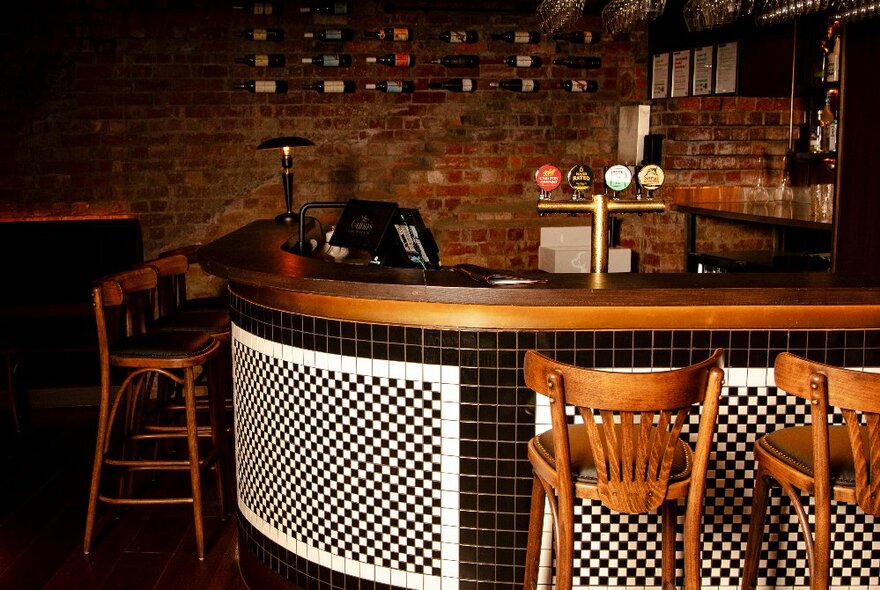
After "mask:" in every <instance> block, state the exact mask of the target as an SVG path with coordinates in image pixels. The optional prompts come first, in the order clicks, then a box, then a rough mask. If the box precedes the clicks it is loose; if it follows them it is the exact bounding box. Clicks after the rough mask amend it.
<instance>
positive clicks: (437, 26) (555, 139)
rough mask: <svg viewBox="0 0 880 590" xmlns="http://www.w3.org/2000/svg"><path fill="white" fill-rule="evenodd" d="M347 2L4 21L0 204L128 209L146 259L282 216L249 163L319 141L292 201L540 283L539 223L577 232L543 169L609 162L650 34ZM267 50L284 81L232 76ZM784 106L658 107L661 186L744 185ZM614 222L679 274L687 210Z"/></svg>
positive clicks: (138, 7) (449, 257) (44, 15)
mask: <svg viewBox="0 0 880 590" xmlns="http://www.w3.org/2000/svg"><path fill="white" fill-rule="evenodd" d="M354 5H355V13H354V14H353V15H351V16H347V17H326V16H310V15H301V14H299V12H298V6H300V4H298V3H297V4H289V5H288V8H287V10H286V11H285V13H283V14H282V15H280V16H272V17H265V16H255V15H250V14H246V13H242V12H241V11H233V10H231V9H230V8H229V6H228V5H226V4H225V3H224V4H223V5H220V6H218V5H216V4H215V3H210V2H207V1H206V0H204V1H199V0H191V1H189V2H187V1H186V0H179V1H162V0H153V1H152V2H151V1H149V0H140V1H136V2H120V3H116V2H103V1H101V0H86V1H85V2H81V3H79V4H78V5H77V6H76V7H68V8H65V6H64V5H59V3H50V2H48V0H43V1H42V2H41V1H40V0H38V1H36V2H30V3H26V5H23V6H20V5H16V7H15V8H14V9H11V10H12V14H11V15H10V16H9V17H8V18H5V19H4V20H5V21H6V22H4V24H3V28H4V37H5V38H6V40H7V42H6V43H5V44H4V46H3V49H2V51H3V55H2V58H3V59H2V60H0V76H2V78H0V80H2V88H3V90H2V91H0V113H2V114H0V118H2V123H3V129H2V131H0V137H2V140H3V141H2V146H0V150H2V151H0V155H2V158H0V167H2V168H0V171H2V175H3V178H4V182H3V184H2V186H0V201H3V205H4V208H5V209H16V208H18V209H28V208H33V207H38V208H58V207H59V206H61V204H64V203H70V204H72V203H80V202H85V203H88V204H89V206H92V207H97V208H107V209H112V210H124V211H131V212H134V213H137V214H138V216H139V217H140V219H141V221H142V224H143V226H144V238H145V251H146V254H147V255H148V256H152V255H155V254H157V253H158V252H160V251H162V250H164V249H168V248H171V247H175V246H178V245H181V244H184V243H190V242H195V241H208V240H211V239H213V238H216V237H218V236H220V235H223V234H225V233H227V232H229V231H231V230H233V229H235V228H237V227H240V226H241V225H243V224H245V223H247V222H249V221H252V220H254V219H258V218H267V217H271V216H274V215H275V214H276V213H279V212H280V211H281V210H282V208H283V203H282V202H283V198H282V192H281V186H280V182H279V180H278V171H279V166H280V160H279V157H278V154H276V153H274V152H273V153H268V152H258V151H256V150H255V147H256V146H257V145H258V144H259V143H260V142H261V141H263V140H265V139H267V138H270V137H273V136H278V135H301V136H304V137H307V138H309V139H311V140H312V141H314V143H315V144H316V145H315V146H314V147H309V148H302V149H300V150H297V152H296V154H295V174H296V176H295V187H294V190H295V195H296V204H297V206H298V205H299V204H301V203H302V202H303V201H311V200H328V199H329V200H340V201H342V200H346V199H348V198H351V197H358V198H364V199H386V200H394V201H397V202H399V203H400V204H401V205H403V206H410V207H417V208H419V209H420V210H421V211H422V213H423V215H424V217H425V219H426V222H427V223H428V225H429V226H430V227H432V228H433V229H434V232H435V234H436V237H437V239H438V242H439V244H440V247H441V251H442V254H443V262H444V263H445V264H447V265H449V264H454V263H456V262H462V261H468V262H474V263H478V264H485V265H489V266H501V267H511V268H535V267H536V266H537V246H538V238H539V229H540V227H541V226H542V225H550V224H554V225H566V224H585V223H587V222H588V219H583V218H568V217H548V218H543V219H542V218H539V217H538V216H537V214H536V213H535V200H536V197H537V188H536V187H535V185H534V182H533V175H534V171H535V170H536V169H537V167H538V166H540V165H542V164H545V163H555V164H556V165H558V166H560V168H562V169H563V170H567V169H568V168H569V167H570V166H573V165H574V164H577V163H580V162H584V163H587V164H589V165H590V166H592V167H593V168H594V169H595V170H596V171H597V173H598V171H599V169H600V168H602V167H603V166H607V165H610V164H614V163H617V162H616V161H615V156H616V153H617V145H616V144H617V123H618V109H619V107H620V106H621V105H627V104H638V103H640V102H645V101H644V97H645V96H646V87H647V73H646V72H647V70H646V66H645V64H646V61H647V43H646V39H645V34H644V33H642V32H638V33H634V34H632V35H630V36H627V37H625V38H620V39H613V40H612V39H603V41H602V42H601V43H600V44H599V45H595V46H573V45H569V44H566V43H558V44H557V43H555V42H553V41H552V40H551V41H548V40H545V41H543V42H542V43H541V44H539V45H537V46H521V45H518V46H513V45H508V44H506V43H503V42H499V41H492V40H489V35H490V33H492V32H500V31H505V30H511V29H519V30H523V29H537V22H536V19H535V17H534V16H533V15H532V14H499V13H459V12H439V11H437V12H408V13H399V14H393V15H392V14H385V13H383V12H382V10H381V7H382V5H383V3H382V2H374V1H367V0H360V1H356V2H355V3H354ZM496 5H497V6H509V3H498V4H496ZM50 7H51V9H50ZM392 25H400V26H408V27H410V28H412V29H413V31H414V41H413V42H411V43H407V44H394V43H390V42H376V41H370V40H366V39H364V36H363V31H365V30H368V29H374V28H377V27H379V26H392ZM252 26H277V27H281V28H283V29H284V30H285V33H286V36H287V38H286V40H285V41H283V42H281V43H277V44H269V43H256V42H251V41H248V40H246V39H242V38H239V37H236V36H235V33H236V32H238V31H240V30H242V29H245V28H247V27H252ZM330 26H345V27H348V28H352V29H354V30H355V32H356V37H355V40H354V41H352V42H348V43H346V44H345V45H344V47H343V48H342V49H341V51H344V52H345V53H349V54H351V55H352V57H353V60H354V65H353V67H351V68H346V69H340V70H336V69H322V68H318V67H315V66H311V65H305V64H301V63H300V58H302V57H305V56H311V55H314V54H320V53H333V52H337V51H340V49H339V48H338V46H334V45H330V44H322V43H319V42H316V41H312V40H306V39H303V33H304V32H305V31H312V30H315V29H319V28H323V27H330ZM578 28H586V29H600V28H601V22H600V21H599V19H598V18H595V17H587V18H584V19H583V20H582V22H580V23H578ZM446 29H471V30H476V31H478V33H479V34H480V37H481V39H480V42H479V43H478V44H476V45H470V46H455V45H448V44H445V43H443V42H441V41H439V40H436V38H435V36H436V34H437V33H439V32H440V31H443V30H446ZM400 50H402V51H407V52H411V53H413V54H415V55H416V59H417V62H416V66H415V67H412V68H409V69H392V68H387V67H385V66H381V65H375V64H367V63H365V58H366V57H367V56H374V55H379V54H383V53H390V52H393V51H400ZM265 52H273V53H283V54H285V56H286V57H287V60H288V64H287V66H286V67H285V68H282V69H277V70H261V69H253V68H248V67H247V66H242V65H237V64H234V63H233V60H234V58H235V57H238V56H242V55H244V54H248V53H265ZM457 52H458V53H476V54H479V55H480V56H481V57H482V58H483V65H481V67H480V68H479V69H477V70H453V69H446V68H444V67H443V66H439V65H432V64H429V63H427V62H428V60H429V59H430V58H433V57H440V56H442V55H444V54H451V53H457ZM514 54H537V55H540V56H542V57H543V58H544V60H545V65H544V66H543V67H541V68H539V69H535V70H525V69H519V70H514V69H513V68H510V67H508V66H506V65H498V64H497V60H499V59H502V58H504V57H506V56H508V55H514ZM565 55H596V56H599V57H601V58H602V68H601V70H598V71H591V72H587V74H586V75H583V74H579V73H577V71H575V70H568V69H567V68H564V67H561V66H553V65H548V64H549V62H550V60H552V58H553V57H555V56H565ZM447 77H474V78H477V79H478V91H477V92H476V93H473V94H456V93H446V92H443V91H428V90H426V89H425V88H426V83H427V82H428V81H429V80H440V79H444V78H447ZM513 77H533V78H537V79H538V80H539V81H540V82H541V84H542V85H543V86H544V88H545V89H544V90H542V91H541V92H539V93H536V94H516V93H511V92H507V91H501V90H492V89H490V88H489V87H488V83H489V82H490V81H492V80H498V79H503V78H513ZM581 77H586V78H590V79H595V80H597V81H598V83H599V87H600V90H599V92H598V93H596V94H595V95H592V96H591V95H579V94H569V93H566V92H564V91H562V90H559V89H555V88H553V87H554V86H555V85H557V84H558V83H559V81H560V80H562V79H564V78H581ZM255 78H256V79H266V78H278V79H283V80H286V81H287V82H289V84H290V88H291V91H290V92H289V93H287V94H279V95H266V94H250V93H247V92H243V91H235V90H233V89H232V85H233V84H234V83H236V82H241V81H244V80H247V79H255ZM320 78H325V79H341V78H346V79H352V80H355V81H356V82H357V85H358V90H357V92H356V93H355V94H351V95H321V94H317V93H315V92H303V91H300V90H299V88H300V85H301V84H302V83H303V82H309V81H313V80H317V79H320ZM389 78H406V79H412V80H415V81H416V84H417V87H418V91H417V92H416V93H415V94H410V95H386V94H383V93H380V92H375V91H368V90H365V89H364V83H366V82H375V81H377V80H381V79H389ZM783 103H784V104H783ZM787 112H788V105H787V102H785V101H783V102H780V101H772V100H771V101H763V100H760V99H759V100H755V99H727V98H725V99H719V98H712V99H696V100H695V99H675V100H668V101H659V102H657V103H656V104H655V105H654V112H653V126H654V128H653V129H652V131H654V132H658V133H665V134H666V135H667V138H668V139H667V141H666V143H665V144H664V152H665V160H666V161H665V162H664V165H665V166H666V168H667V169H668V173H669V174H668V179H669V180H668V181H669V183H670V184H671V185H674V184H679V185H682V184H687V183H691V182H699V183H704V182H712V183H719V184H748V183H750V182H752V180H753V177H754V174H755V170H757V169H758V168H759V167H760V166H761V165H764V164H763V163H762V162H761V159H760V158H759V157H758V156H759V155H760V154H761V153H766V154H769V155H778V154H780V153H782V150H784V145H785V134H786V133H787V121H788V119H787ZM783 131H784V132H785V133H783ZM756 150H757V151H756ZM766 165H768V166H772V165H774V164H766ZM569 192H570V191H566V194H568V193H569ZM557 194H558V193H557ZM622 227H623V229H622V240H623V243H624V244H625V245H629V246H632V247H633V248H635V249H636V250H637V252H638V253H639V254H640V268H641V269H642V270H645V271H672V270H681V264H680V261H681V253H682V251H683V247H684V246H683V231H684V230H683V224H682V220H681V216H680V215H677V214H672V213H670V214H665V215H645V216H641V217H638V216H627V217H626V218H624V222H623V226H622Z"/></svg>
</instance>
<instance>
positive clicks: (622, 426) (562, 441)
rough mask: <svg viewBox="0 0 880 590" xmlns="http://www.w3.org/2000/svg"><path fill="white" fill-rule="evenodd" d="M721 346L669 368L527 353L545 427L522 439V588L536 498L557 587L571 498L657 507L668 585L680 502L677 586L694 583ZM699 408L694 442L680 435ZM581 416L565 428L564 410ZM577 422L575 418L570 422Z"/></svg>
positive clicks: (529, 567) (533, 574)
mask: <svg viewBox="0 0 880 590" xmlns="http://www.w3.org/2000/svg"><path fill="white" fill-rule="evenodd" d="M722 367H723V352H722V351H721V350H720V349H719V350H716V351H715V353H714V354H713V355H712V356H711V357H709V358H708V359H706V360H704V361H702V362H700V363H697V364H695V365H691V366H689V367H685V368H683V369H677V370H672V371H659V372H651V373H617V372H610V371H600V370H595V369H586V368H581V367H575V366H572V365H568V364H565V363H561V362H558V361H555V360H553V359H550V358H547V357H546V356H543V355H541V354H539V353H537V352H535V351H534V350H530V351H528V352H527V353H526V358H525V368H524V371H525V380H526V384H527V385H528V386H529V387H530V388H532V389H533V390H534V391H536V392H537V393H540V394H542V395H546V396H547V397H549V398H550V415H551V419H552V429H551V430H549V431H547V432H545V433H543V434H540V435H538V436H536V437H534V438H533V439H532V440H531V441H529V444H528V455H529V461H531V463H532V469H533V472H534V482H533V484H532V504H531V513H530V517H529V537H528V546H527V551H526V571H525V588H526V589H527V590H532V589H534V588H535V587H536V585H537V578H538V565H539V555H540V553H541V537H542V534H541V530H542V527H543V521H544V503H545V499H546V500H549V504H550V511H551V516H552V518H553V530H554V548H555V552H556V587H557V588H558V589H561V590H568V589H570V588H571V586H572V574H573V571H572V568H573V557H574V555H573V554H574V498H575V497H577V498H584V499H590V500H600V501H601V502H602V504H604V505H605V506H607V507H608V508H610V509H612V510H616V511H618V512H625V513H630V514H641V513H647V512H654V511H656V510H657V509H658V508H661V507H662V522H663V524H662V537H663V538H662V555H663V571H662V576H663V588H664V589H669V588H674V587H675V541H676V512H677V502H678V500H681V499H684V500H685V524H684V561H685V563H684V572H685V587H686V588H688V590H693V589H695V588H699V587H700V532H701V521H702V512H703V496H704V494H705V488H706V469H707V466H708V462H709V454H710V451H711V447H712V438H713V436H714V433H715V419H716V416H717V414H718V401H719V397H720V394H721V386H722V383H723V380H724V371H723V368H722ZM698 404H701V405H702V413H701V416H700V424H699V431H698V433H697V442H696V447H695V449H694V450H693V451H692V450H691V447H690V445H688V444H687V442H685V441H684V440H683V439H682V438H681V434H682V431H683V429H684V426H685V424H686V422H687V418H688V414H689V413H690V411H691V409H692V407H693V406H695V405H698ZM567 406H573V407H574V408H575V410H576V414H578V415H579V416H580V422H582V423H578V424H570V423H569V422H570V421H569V420H568V419H567V417H566V407H567ZM576 421H577V420H576ZM612 424H613V425H614V427H613V428H612V427H609V426H610V425H612Z"/></svg>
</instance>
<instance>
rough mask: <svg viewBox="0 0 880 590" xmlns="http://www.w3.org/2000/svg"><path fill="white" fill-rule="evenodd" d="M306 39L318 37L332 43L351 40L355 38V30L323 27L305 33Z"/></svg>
mask: <svg viewBox="0 0 880 590" xmlns="http://www.w3.org/2000/svg"><path fill="white" fill-rule="evenodd" d="M303 37H304V38H306V39H317V40H319V41H328V42H331V43H335V42H339V41H351V40H352V39H354V31H352V30H351V29H321V30H319V31H315V32H314V33H311V32H307V33H303Z"/></svg>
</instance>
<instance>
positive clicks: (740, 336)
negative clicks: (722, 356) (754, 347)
mask: <svg viewBox="0 0 880 590" xmlns="http://www.w3.org/2000/svg"><path fill="white" fill-rule="evenodd" d="M748 347H749V332H748V331H747V330H733V331H732V332H731V333H730V348H741V349H747V348H748Z"/></svg>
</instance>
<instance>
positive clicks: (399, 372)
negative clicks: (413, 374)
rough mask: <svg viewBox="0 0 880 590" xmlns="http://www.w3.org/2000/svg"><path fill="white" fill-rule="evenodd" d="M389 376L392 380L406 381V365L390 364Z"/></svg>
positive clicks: (400, 362)
mask: <svg viewBox="0 0 880 590" xmlns="http://www.w3.org/2000/svg"><path fill="white" fill-rule="evenodd" d="M388 376H389V377H391V378H392V379H406V363H404V362H402V361H390V362H389V363H388Z"/></svg>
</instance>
